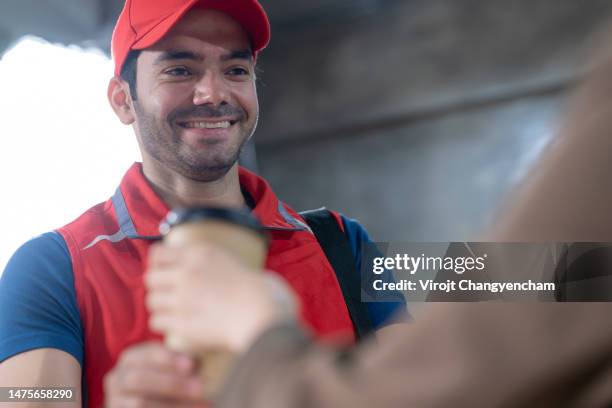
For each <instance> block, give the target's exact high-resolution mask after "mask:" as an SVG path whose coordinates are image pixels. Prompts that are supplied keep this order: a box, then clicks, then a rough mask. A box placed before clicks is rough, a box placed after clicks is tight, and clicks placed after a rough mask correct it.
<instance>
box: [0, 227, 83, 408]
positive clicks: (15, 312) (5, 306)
mask: <svg viewBox="0 0 612 408" xmlns="http://www.w3.org/2000/svg"><path fill="white" fill-rule="evenodd" d="M82 360H83V334H82V328H81V319H80V315H79V312H78V308H77V302H76V294H75V289H74V279H73V275H72V263H71V260H70V255H69V253H68V250H67V249H66V246H65V243H64V241H63V239H62V237H61V236H59V235H58V234H56V233H48V234H44V235H42V236H39V237H37V238H34V239H33V240H31V241H29V242H27V243H26V244H24V245H23V246H22V247H21V248H20V249H19V250H17V252H16V253H15V254H14V255H13V257H12V258H11V260H10V261H9V263H8V264H7V267H6V269H5V270H4V272H3V274H2V277H1V279H0V384H1V386H7V387H8V386H11V387H25V386H30V387H33V386H37V387H48V386H57V387H75V393H76V394H77V400H76V402H74V403H72V405H69V406H80V404H81V399H80V398H81V396H80V395H81V364H82ZM38 404H40V402H39V403H38ZM75 404H76V405H75Z"/></svg>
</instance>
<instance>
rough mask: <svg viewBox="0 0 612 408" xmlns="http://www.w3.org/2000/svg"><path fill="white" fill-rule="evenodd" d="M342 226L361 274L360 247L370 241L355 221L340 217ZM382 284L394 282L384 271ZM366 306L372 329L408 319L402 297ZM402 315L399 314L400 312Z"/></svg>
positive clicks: (391, 275)
mask: <svg viewBox="0 0 612 408" xmlns="http://www.w3.org/2000/svg"><path fill="white" fill-rule="evenodd" d="M340 217H341V218H342V223H343V224H344V231H345V233H346V236H347V237H348V240H349V243H350V245H351V250H352V251H353V256H354V258H355V266H356V267H357V270H358V271H360V273H361V247H362V244H363V243H371V242H372V240H371V239H370V237H369V236H368V233H367V231H366V230H365V228H363V227H362V226H361V224H359V222H357V221H356V220H353V219H350V218H347V217H345V216H344V215H342V214H341V215H340ZM380 278H381V279H382V280H383V281H384V282H395V278H394V277H393V274H392V273H391V272H390V271H385V272H384V273H383V274H381V275H380ZM366 306H367V308H368V312H369V313H370V319H371V321H372V325H373V326H374V329H376V330H378V329H380V328H382V327H384V326H386V325H388V324H391V323H396V322H398V321H405V320H407V319H408V318H409V314H408V313H407V311H406V300H405V299H404V298H403V296H398V300H397V301H393V302H367V303H366ZM400 311H401V312H403V313H401V312H400Z"/></svg>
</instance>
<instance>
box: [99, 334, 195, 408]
mask: <svg viewBox="0 0 612 408" xmlns="http://www.w3.org/2000/svg"><path fill="white" fill-rule="evenodd" d="M195 366H196V364H195V361H194V360H193V359H191V358H190V357H188V356H186V355H182V354H179V353H175V352H173V351H170V350H168V349H167V348H166V347H165V346H163V345H162V344H161V343H159V342H149V343H142V344H139V345H136V346H133V347H130V348H128V349H126V350H125V351H124V352H123V353H122V355H121V356H120V358H119V360H118V361H117V364H116V365H115V367H114V368H113V369H112V370H111V371H110V372H109V373H108V374H107V375H106V377H105V378H104V392H105V399H106V401H107V406H109V407H124V406H146V407H151V406H153V407H155V406H160V407H161V406H163V407H166V406H183V404H193V403H203V402H204V401H203V392H204V389H203V385H202V384H201V381H200V379H199V378H198V377H197V376H196V375H195V374H194V371H195Z"/></svg>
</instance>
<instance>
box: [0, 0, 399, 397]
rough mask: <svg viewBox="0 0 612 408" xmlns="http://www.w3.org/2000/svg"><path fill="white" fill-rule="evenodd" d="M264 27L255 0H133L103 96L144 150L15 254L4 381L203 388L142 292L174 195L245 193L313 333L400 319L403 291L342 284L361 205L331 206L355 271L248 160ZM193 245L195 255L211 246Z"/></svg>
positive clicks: (117, 391)
mask: <svg viewBox="0 0 612 408" xmlns="http://www.w3.org/2000/svg"><path fill="white" fill-rule="evenodd" d="M269 30H270V29H269V23H268V19H267V16H266V14H265V12H264V10H263V9H262V8H261V6H260V5H259V3H257V1H255V0H201V1H197V0H190V1H189V0H155V1H151V0H128V1H127V3H126V5H125V8H124V10H123V12H122V13H121V15H120V17H119V20H118V22H117V26H116V28H115V32H114V35H113V43H112V49H113V57H114V60H115V76H114V77H113V78H112V79H111V81H110V83H109V87H108V99H109V102H110V104H111V106H112V108H113V110H114V112H115V113H116V115H117V117H118V118H119V120H121V122H122V123H124V124H126V125H131V126H133V128H134V132H135V134H136V137H137V139H138V143H139V146H140V150H141V152H142V158H143V160H142V164H140V163H136V164H134V165H133V166H132V167H131V168H130V169H129V170H128V172H127V173H126V175H125V176H124V178H123V180H122V181H121V183H120V185H119V187H118V189H117V190H116V192H115V194H114V195H113V197H111V198H110V199H109V200H108V201H106V202H104V203H101V204H99V205H97V206H94V207H92V208H91V209H89V210H88V211H87V212H85V213H84V214H83V215H81V216H80V217H79V218H77V219H76V220H75V221H73V222H71V223H70V224H68V225H66V226H64V227H62V228H59V229H57V230H56V231H53V232H50V233H47V234H44V235H41V236H40V237H37V238H35V239H33V240H32V241H30V242H28V243H26V244H25V245H24V246H23V247H22V248H20V249H19V250H18V251H17V253H16V254H15V255H14V256H13V258H12V259H11V261H10V262H9V264H8V266H7V268H6V270H5V272H4V273H3V275H2V280H1V281H0V361H2V362H1V363H0V386H19V387H24V386H42V387H51V386H55V387H57V386H70V387H75V389H76V390H77V391H79V392H80V391H81V390H82V391H83V392H82V395H81V394H80V393H79V394H78V395H77V400H78V401H80V400H81V398H82V400H83V401H85V404H86V405H88V406H91V407H99V406H102V405H103V404H106V406H110V407H114V406H124V405H126V406H132V405H137V406H182V405H189V404H198V403H201V402H202V399H201V395H202V384H201V383H200V382H199V380H198V378H197V377H196V375H195V374H194V364H195V363H194V361H193V360H191V359H190V358H189V357H188V356H185V355H181V354H178V353H174V352H172V351H170V350H168V349H167V348H165V347H164V346H163V343H162V342H161V341H160V340H161V339H162V336H161V335H160V334H159V333H156V332H154V331H153V330H152V329H151V327H150V326H149V321H148V320H149V312H148V310H147V307H146V305H145V292H146V291H145V285H144V276H145V272H146V268H147V265H146V264H147V254H148V250H149V248H150V246H151V244H152V243H154V242H155V241H157V240H159V238H160V236H159V229H158V226H159V224H160V222H161V220H162V219H163V218H164V217H165V216H166V214H167V212H168V211H169V209H170V208H172V207H194V206H216V207H231V208H249V209H250V210H251V212H252V214H253V215H255V216H256V217H257V218H258V219H259V220H260V222H261V223H262V224H263V226H264V228H265V229H266V230H267V231H268V232H269V235H270V247H269V253H268V257H267V260H266V265H265V268H266V271H267V273H272V274H276V275H278V276H280V277H281V278H283V279H284V280H285V281H286V282H287V283H288V284H289V285H290V287H291V288H292V289H293V290H294V291H295V293H296V295H297V297H298V299H299V300H300V302H301V305H302V311H301V319H302V322H303V324H304V325H305V326H307V327H309V328H310V329H311V331H312V332H313V333H314V334H315V335H316V336H318V337H337V336H339V335H344V336H346V335H349V336H352V337H353V338H355V337H358V335H362V334H364V333H366V332H367V331H368V329H369V328H372V329H374V330H379V329H383V331H385V330H386V331H388V329H387V326H388V325H389V324H390V323H393V322H395V321H396V320H394V319H393V318H392V316H393V315H394V314H395V312H396V311H401V310H403V309H404V306H405V305H404V303H403V300H402V299H399V300H398V301H397V302H389V303H372V304H368V305H364V304H361V306H359V305H360V302H359V301H358V300H357V303H355V299H354V297H353V298H350V297H347V292H346V290H345V289H346V286H347V285H349V286H351V285H352V287H353V288H355V287H356V288H357V290H358V288H359V281H360V277H359V273H358V271H359V266H360V262H361V256H360V252H359V250H360V247H361V243H362V242H364V241H367V240H369V238H368V236H367V233H366V232H365V230H364V229H363V228H362V227H361V226H360V225H359V224H358V223H357V222H356V221H353V220H350V219H347V218H345V217H343V216H341V215H338V214H336V213H331V212H329V213H327V214H328V218H329V219H330V220H332V221H333V223H334V225H335V230H337V231H338V232H339V233H340V239H338V240H336V241H335V242H334V245H336V244H337V245H336V246H338V247H343V248H346V251H345V252H348V254H349V257H350V259H349V262H348V263H349V269H352V273H353V275H350V274H349V279H348V281H351V282H347V280H343V278H342V276H347V275H346V274H345V275H341V274H339V272H338V270H337V268H334V267H335V266H336V265H337V263H336V262H334V261H330V260H328V256H329V253H328V252H327V251H326V248H325V247H324V246H322V245H320V244H319V241H318V238H319V239H320V238H321V236H320V235H319V233H318V232H317V231H319V230H317V229H316V228H313V229H311V228H310V227H309V226H308V225H307V222H306V221H307V220H305V219H304V218H303V217H302V216H300V215H299V214H298V213H296V212H295V211H294V210H292V209H291V208H290V207H289V206H287V205H286V204H284V203H283V202H282V201H280V200H279V199H278V198H277V197H276V195H275V194H274V192H273V191H272V189H271V188H270V186H269V185H268V184H267V183H266V182H265V180H263V179H262V178H260V177H259V176H257V175H255V174H253V173H251V172H249V171H247V170H246V169H244V168H242V167H240V166H239V165H238V157H239V154H240V151H241V148H242V147H243V146H244V144H245V143H246V142H247V141H248V140H249V138H250V137H251V136H252V135H253V132H254V130H255V128H256V125H257V119H258V112H259V107H258V100H257V92H256V78H255V63H256V57H257V54H258V52H259V51H261V50H262V49H263V48H264V47H265V46H266V45H267V43H268V41H269V36H270V31H269ZM109 165H112V161H110V162H109ZM313 230H314V231H315V233H316V235H315V233H313ZM327 238H329V237H327ZM328 241H329V240H328ZM332 241H333V240H332ZM321 242H322V241H321ZM191 256H194V257H197V259H198V264H200V265H206V264H207V263H209V261H210V259H211V258H210V255H209V254H207V253H204V252H202V253H195V254H192V255H191ZM207 257H208V258H207ZM330 259H331V258H330ZM332 264H333V265H334V267H333V266H332ZM344 269H346V263H345V265H344ZM387 279H390V277H387ZM357 293H359V292H357ZM351 299H352V300H351ZM359 307H361V309H359ZM356 310H358V312H356ZM359 310H360V311H359ZM364 322H365V323H364ZM364 325H365V326H368V325H369V326H368V327H365V328H364ZM108 373H110V374H109V375H107V374H108ZM75 404H76V405H79V404H80V402H76V403H75ZM24 406H25V405H24Z"/></svg>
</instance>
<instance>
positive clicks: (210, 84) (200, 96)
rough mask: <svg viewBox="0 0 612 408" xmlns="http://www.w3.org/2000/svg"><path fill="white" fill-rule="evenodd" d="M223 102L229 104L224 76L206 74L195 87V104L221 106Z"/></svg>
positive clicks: (211, 73)
mask: <svg viewBox="0 0 612 408" xmlns="http://www.w3.org/2000/svg"><path fill="white" fill-rule="evenodd" d="M223 102H228V90H227V84H226V83H225V80H224V78H223V76H222V75H220V74H217V73H213V72H210V71H209V72H206V73H205V74H204V75H202V77H201V78H200V80H199V81H198V82H197V83H196V85H195V91H194V94H193V104H194V105H206V104H211V105H213V106H220V105H221V103H223Z"/></svg>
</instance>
